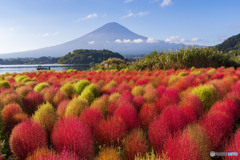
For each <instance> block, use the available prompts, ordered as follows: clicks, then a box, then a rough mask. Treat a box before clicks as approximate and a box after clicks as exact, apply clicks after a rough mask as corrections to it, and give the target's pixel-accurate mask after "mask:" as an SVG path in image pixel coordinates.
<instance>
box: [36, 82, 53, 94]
mask: <svg viewBox="0 0 240 160" xmlns="http://www.w3.org/2000/svg"><path fill="white" fill-rule="evenodd" d="M49 86H50V85H49V84H48V83H46V82H42V83H38V84H37V85H36V86H35V87H34V89H33V90H34V91H35V92H40V91H41V90H42V89H43V88H45V87H49Z"/></svg>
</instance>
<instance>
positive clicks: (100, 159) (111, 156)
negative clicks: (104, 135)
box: [94, 147, 121, 160]
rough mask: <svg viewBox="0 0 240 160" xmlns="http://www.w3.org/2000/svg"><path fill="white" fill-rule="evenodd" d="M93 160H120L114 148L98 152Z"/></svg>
mask: <svg viewBox="0 0 240 160" xmlns="http://www.w3.org/2000/svg"><path fill="white" fill-rule="evenodd" d="M94 160H121V158H120V155H119V154H118V152H117V150H116V149H115V148H112V147H107V148H104V149H103V150H102V151H100V152H99V153H98V156H97V157H96V158H95V159H94Z"/></svg>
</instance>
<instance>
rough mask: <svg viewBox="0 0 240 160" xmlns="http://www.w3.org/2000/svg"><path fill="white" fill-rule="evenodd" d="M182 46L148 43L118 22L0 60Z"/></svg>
mask: <svg viewBox="0 0 240 160" xmlns="http://www.w3.org/2000/svg"><path fill="white" fill-rule="evenodd" d="M182 45H183V44H175V43H167V42H164V41H160V40H158V41H148V38H147V37H144V36H141V35H138V34H136V33H134V32H132V31H130V30H129V29H127V28H126V27H124V26H122V25H120V24H118V23H116V22H110V23H107V24H105V25H103V26H102V27H100V28H97V29H96V30H94V31H92V32H90V33H88V34H85V35H83V36H81V37H79V38H76V39H74V40H71V41H68V42H65V43H62V44H58V45H55V46H50V47H45V48H40V49H35V50H30V51H24V52H14V53H8V54H1V55H0V58H12V57H14V58H16V57H20V58H21V57H42V56H52V57H61V56H64V55H65V54H67V53H69V52H72V51H73V50H76V49H97V50H103V49H107V50H111V51H113V52H118V53H120V54H122V55H125V56H126V55H139V54H148V53H150V52H151V51H154V50H157V51H162V50H169V49H172V50H175V49H179V48H181V46H182Z"/></svg>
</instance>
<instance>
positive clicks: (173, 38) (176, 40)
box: [165, 36, 181, 43]
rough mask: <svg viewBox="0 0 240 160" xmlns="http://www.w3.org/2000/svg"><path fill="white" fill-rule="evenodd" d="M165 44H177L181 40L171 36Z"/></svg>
mask: <svg viewBox="0 0 240 160" xmlns="http://www.w3.org/2000/svg"><path fill="white" fill-rule="evenodd" d="M165 42H169V43H179V42H181V38H180V37H179V36H171V37H168V38H166V39H165Z"/></svg>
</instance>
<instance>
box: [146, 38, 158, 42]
mask: <svg viewBox="0 0 240 160" xmlns="http://www.w3.org/2000/svg"><path fill="white" fill-rule="evenodd" d="M146 42H147V43H157V42H158V40H156V39H154V38H148V39H147V40H146Z"/></svg>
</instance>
